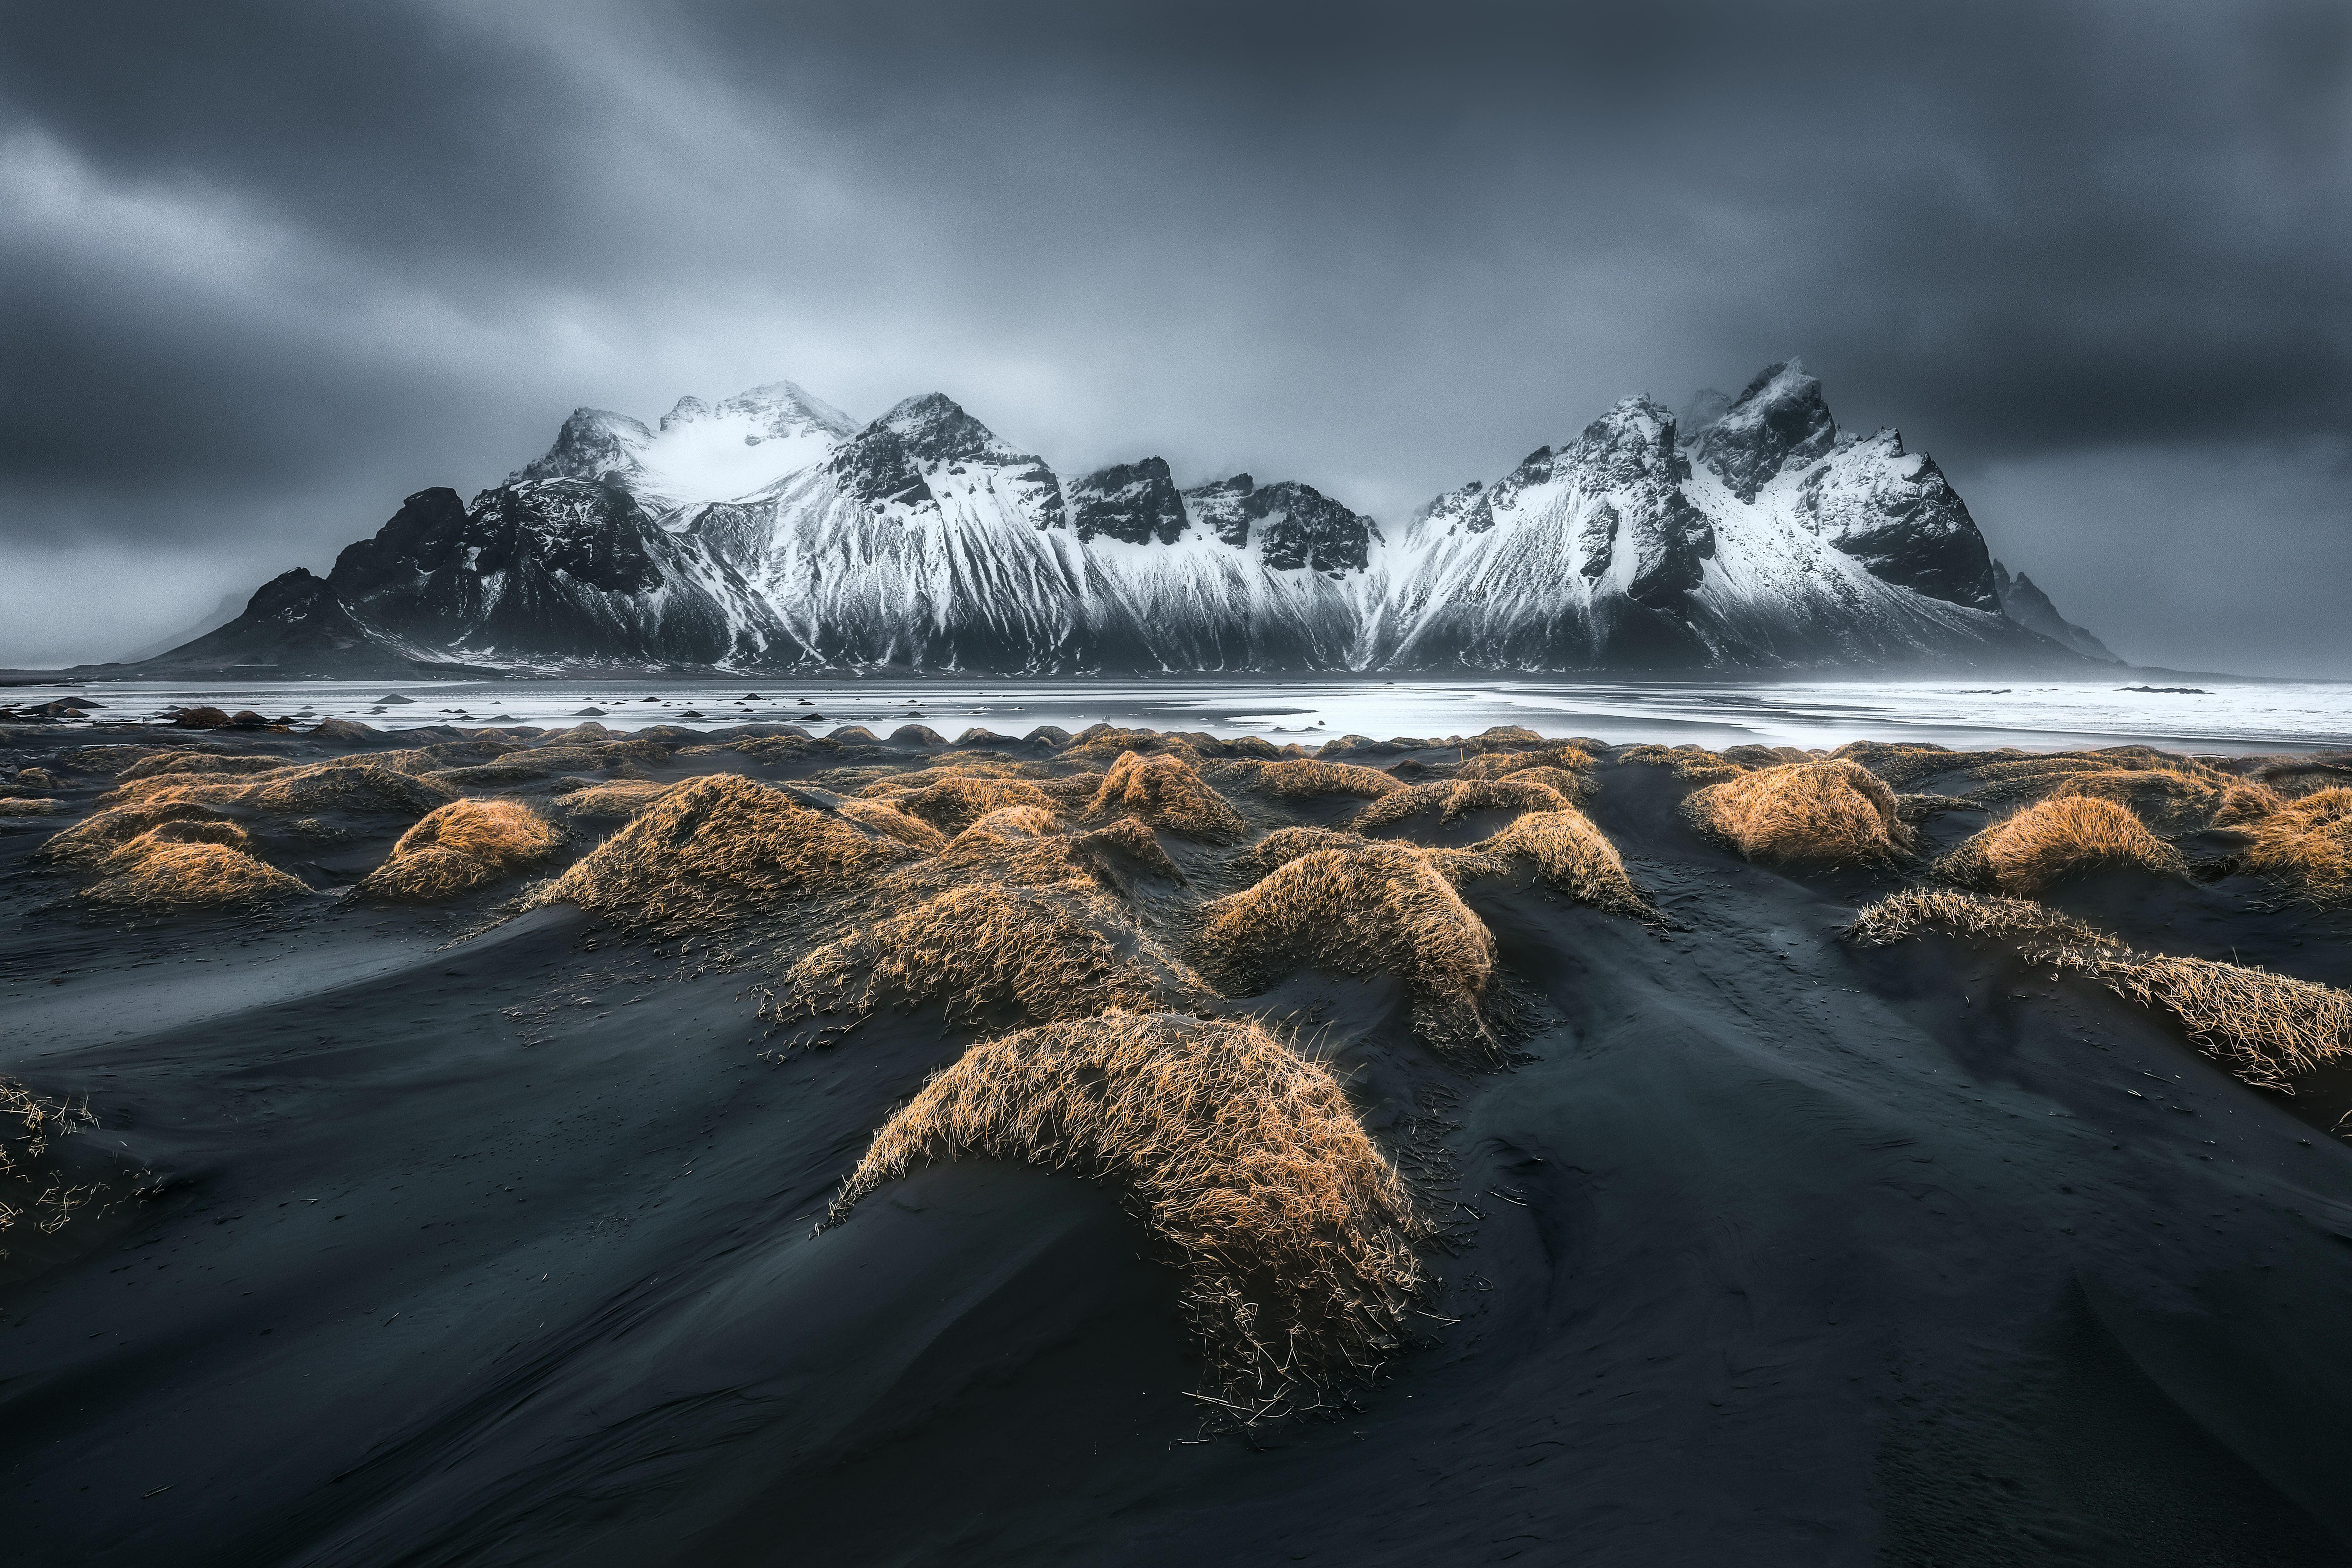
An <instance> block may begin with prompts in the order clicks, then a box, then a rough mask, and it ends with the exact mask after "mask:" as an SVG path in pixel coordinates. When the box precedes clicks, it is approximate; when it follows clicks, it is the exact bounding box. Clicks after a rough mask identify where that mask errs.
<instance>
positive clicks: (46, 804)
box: [0, 795, 66, 816]
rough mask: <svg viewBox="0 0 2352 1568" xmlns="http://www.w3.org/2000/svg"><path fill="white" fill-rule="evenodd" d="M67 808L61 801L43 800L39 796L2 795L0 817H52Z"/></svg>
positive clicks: (0, 798)
mask: <svg viewBox="0 0 2352 1568" xmlns="http://www.w3.org/2000/svg"><path fill="white" fill-rule="evenodd" d="M65 808H66V803H65V802H64V801H61V800H43V799H42V798H40V797H39V796H38V795H0V816H54V815H56V814H57V813H58V812H60V811H63V810H64V809H65Z"/></svg>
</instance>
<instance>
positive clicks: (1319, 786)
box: [1208, 757, 1404, 800]
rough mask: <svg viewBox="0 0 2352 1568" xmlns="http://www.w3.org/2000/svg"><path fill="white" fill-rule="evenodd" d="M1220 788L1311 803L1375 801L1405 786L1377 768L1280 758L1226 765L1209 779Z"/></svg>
mask: <svg viewBox="0 0 2352 1568" xmlns="http://www.w3.org/2000/svg"><path fill="white" fill-rule="evenodd" d="M1208 776H1209V777H1210V779H1211V780H1212V781H1213V782H1214V783H1215V784H1216V785H1217V786H1218V787H1220V788H1226V789H1242V790H1247V791H1249V792H1250V793H1251V794H1253V795H1266V796H1269V797H1271V798H1272V799H1275V800H1313V799H1317V798H1318V797H1321V796H1324V795H1356V796H1358V797H1360V798H1361V799H1364V800H1378V799H1380V798H1381V796H1382V795H1388V794H1391V793H1392V792H1394V791H1396V790H1399V789H1402V788H1403V787H1404V786H1403V785H1402V784H1399V783H1398V782H1397V781H1396V780H1395V779H1394V778H1392V777H1391V776H1390V775H1389V774H1387V773H1382V772H1381V771H1380V770H1379V769H1378V768H1366V767H1359V766H1357V765H1356V764H1355V763H1327V762H1322V761H1319V760H1318V759H1315V758H1311V757H1283V758H1278V759H1276V760H1275V761H1273V762H1267V761H1265V760H1263V759H1257V758H1252V759H1249V760H1246V761H1243V762H1238V763H1223V764H1222V765H1221V766H1219V767H1217V768H1215V769H1213V770H1212V771H1211V772H1210V773H1209V775H1208Z"/></svg>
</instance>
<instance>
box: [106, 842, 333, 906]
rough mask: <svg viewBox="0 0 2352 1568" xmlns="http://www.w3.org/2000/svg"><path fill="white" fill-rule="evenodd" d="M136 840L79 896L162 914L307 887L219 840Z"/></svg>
mask: <svg viewBox="0 0 2352 1568" xmlns="http://www.w3.org/2000/svg"><path fill="white" fill-rule="evenodd" d="M141 842H143V843H144V844H145V846H146V847H145V848H144V850H143V852H142V853H141V854H139V855H138V856H136V857H135V858H132V857H130V856H127V855H126V856H121V857H117V858H114V859H111V860H110V861H109V863H108V867H109V871H110V875H108V876H107V877H106V878H105V879H102V880H100V881H99V882H97V883H95V884H93V885H92V886H90V887H89V888H85V889H82V895H81V896H82V897H83V898H84V899H87V900H89V901H90V902H91V903H93V904H98V905H101V906H103V907H106V908H109V909H114V910H124V911H127V912H133V913H148V914H163V913H168V912H171V911H173V910H215V909H234V908H242V907H245V906H247V905H252V904H262V903H269V902H273V901H275V900H278V899H288V898H294V897H298V896H299V895H301V894H304V893H308V892H309V891H310V889H309V888H307V887H305V886H304V885H303V884H302V883H301V882H300V881H299V880H298V879H295V878H293V877H289V876H288V875H287V874H286V873H285V872H283V871H281V870H279V869H278V868H277V867H275V866H271V865H268V864H267V863H266V862H263V861H261V860H257V859H256V858H253V857H252V856H250V855H248V854H247V853H245V852H244V851H243V850H241V849H232V848H230V847H228V846H226V845H224V844H208V843H195V844H191V843H178V842H173V841H172V840H171V839H170V838H168V837H163V836H157V837H153V838H152V839H142V841H141ZM126 847H129V846H126Z"/></svg>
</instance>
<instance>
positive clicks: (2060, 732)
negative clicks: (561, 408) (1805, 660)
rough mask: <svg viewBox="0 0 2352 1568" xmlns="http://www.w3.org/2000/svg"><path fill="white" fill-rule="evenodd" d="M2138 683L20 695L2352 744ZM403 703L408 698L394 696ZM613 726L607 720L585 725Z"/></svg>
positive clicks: (1196, 680)
mask: <svg viewBox="0 0 2352 1568" xmlns="http://www.w3.org/2000/svg"><path fill="white" fill-rule="evenodd" d="M2169 680H2170V678H2160V677H2147V676H2142V675H2139V674H2137V673H2129V672H2126V673H2119V674H2117V675H2116V676H2114V677H2111V678H2109V679H2105V680H2064V681H2059V680H2038V681H2037V680H2010V681H2003V680H1997V679H1996V680H1970V679H1948V680H1919V679H1843V680H1801V681H1798V680H1791V681H1753V680H1749V681H1739V680H1722V681H1618V680H1563V679H1537V678H1528V679H1495V678H1465V679H1455V680H1443V679H1427V678H1419V677H1417V678H1412V679H1396V680H1393V681H1391V680H1387V679H1381V678H1378V677H1320V678H1318V677H1306V678H1300V679H1256V678H1250V677H1230V678H1200V677H1174V676H1171V677H1161V678H1156V679H1155V678H1136V677H1102V678H1093V679H1089V678H1084V677H1079V678H1059V679H1035V680H1002V679H969V678H959V677H956V676H953V675H934V676H924V677H919V678H911V679H910V678H906V677H884V676H873V677H866V678H857V677H846V676H835V677H831V678H826V679H786V680H781V681H780V680H777V679H774V678H772V677H767V676H739V677H733V678H730V679H715V680H714V679H694V680H682V679H663V678H643V679H633V678H626V677H614V676H602V677H586V678H572V677H565V678H560V679H539V678H514V677H509V678H507V679H488V680H415V681H394V682H392V683H390V684H385V683H383V682H380V681H367V682H355V681H322V680H307V681H266V680H257V681H251V682H242V683H239V682H218V683H212V684H173V683H171V682H164V681H119V682H118V681H93V682H90V683H88V684H80V685H72V686H33V687H17V688H13V689H9V690H7V691H5V693H0V698H5V700H11V701H14V702H15V703H16V704H19V705H25V706H29V705H33V704H37V703H40V702H44V701H47V700H51V699H53V698H57V697H65V696H74V697H79V698H82V699H84V700H89V701H94V702H97V703H99V704H100V705H101V706H100V707H99V708H98V709H97V710H94V711H92V712H91V714H90V715H89V716H90V717H91V718H92V719H97V720H107V721H142V722H152V721H156V720H159V719H161V718H163V716H164V715H165V714H166V713H167V712H168V710H170V709H172V708H173V707H194V706H199V705H201V706H209V707H215V708H222V709H226V710H229V711H231V712H234V711H236V710H239V709H251V710H255V711H257V712H259V713H262V714H264V715H266V716H268V717H270V718H277V717H278V716H280V715H297V716H299V717H301V718H304V719H311V720H315V719H324V718H341V719H355V720H358V721H362V722H363V723H368V724H373V725H375V726H376V727H378V728H380V729H395V730H396V729H406V728H411V727H415V726H418V725H429V724H456V725H461V726H468V727H470V726H475V725H482V724H532V725H540V726H546V727H554V726H562V725H569V724H574V723H578V722H580V721H582V719H583V718H586V717H593V718H595V719H597V720H598V721H600V722H601V723H603V724H604V725H605V726H606V727H607V728H609V729H614V730H632V729H639V728H642V727H644V726H646V725H648V724H681V723H682V724H688V725H696V726H705V725H721V724H736V723H745V722H753V721H761V722H777V721H782V722H789V723H798V724H802V725H804V726H806V727H807V728H809V729H810V730H811V731H812V732H822V731H825V730H828V729H831V728H833V727H834V726H835V725H840V724H863V725H866V726H867V727H868V728H870V729H873V730H875V731H877V733H882V734H887V733H888V732H889V731H891V730H893V729H896V728H897V727H898V726H899V725H901V724H910V723H921V724H928V725H929V726H930V727H931V728H932V729H934V730H937V731H940V732H941V733H942V734H944V735H946V736H947V737H948V738H949V739H950V740H953V739H955V738H956V737H957V736H958V735H960V734H961V732H962V731H964V730H966V729H970V728H979V729H986V730H992V731H996V732H997V733H999V734H1003V735H1013V736H1017V735H1023V734H1025V733H1027V732H1028V731H1030V730H1032V729H1034V728H1035V727H1036V726H1038V725H1040V724H1055V725H1059V726H1060V727H1062V728H1063V729H1066V730H1072V731H1076V730H1080V729H1084V728H1085V727H1086V726H1087V725H1088V724H1093V723H1097V722H1107V723H1110V724H1116V725H1121V726H1131V727H1138V728H1149V729H1155V730H1205V731H1210V732H1212V733H1213V734H1218V735H1228V736H1230V735H1243V734H1255V735H1265V736H1267V737H1270V738H1274V739H1277V740H1282V741H1301V742H1308V743H1310V744H1311V743H1313V742H1318V741H1320V740H1323V739H1326V738H1328V737H1331V736H1336V735H1344V734H1351V733H1352V734H1361V735H1370V736H1373V737H1375V738H1378V739H1383V740H1384V739H1387V738H1389V737H1391V736H1394V735H1413V736H1444V735H1464V734H1475V733H1476V732H1477V731H1481V730H1484V729H1486V728H1487V727H1488V726H1490V725H1496V724H1517V725H1523V726H1525V727H1526V728H1528V729H1530V730H1534V731H1538V732H1539V733H1541V734H1545V735H1591V736H1596V737H1598V738H1600V739H1601V740H1603V741H1608V742H1634V741H1659V742H1696V743H1697V744H1700V745H1705V746H1710V747H1722V746H1726V745H1735V744H1739V743H1742V742H1762V743H1764V744H1768V745H1796V746H1834V745H1837V744H1839V743H1841V742H1846V741H1852V740H1860V739H1871V740H1910V741H1925V742H1935V743H1937V744H1941V745H1948V746H1958V747H1987V746H2002V745H2009V746H2025V747H2042V748H2055V747H2077V746H2102V745H2120V744H2126V743H2134V742H2137V743H2142V744H2147V745H2153V746H2159V747H2163V748H2166V749H2168V750H2174V751H2191V752H2231V751H2270V750H2279V749H2289V750H2326V749H2333V748H2341V747H2352V683H2344V682H2327V681H2224V680H2216V679H2210V678H2205V679H2198V680H2195V681H2190V680H2179V681H2177V682H2172V683H2170V684H2168V681H2169ZM395 698H397V699H402V700H399V701H394V700H390V699H395ZM589 709H594V710H597V711H596V712H595V713H593V714H589V713H586V712H585V711H584V710H589Z"/></svg>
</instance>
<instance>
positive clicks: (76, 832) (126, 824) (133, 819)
mask: <svg viewBox="0 0 2352 1568" xmlns="http://www.w3.org/2000/svg"><path fill="white" fill-rule="evenodd" d="M167 822H204V823H214V824H218V825H220V826H225V827H227V828H229V829H231V830H233V831H234V832H235V833H236V843H238V844H239V845H242V844H243V843H244V842H245V831H244V829H242V828H240V827H237V826H236V822H235V821H234V820H233V819H232V818H230V817H229V816H227V814H226V813H224V812H220V811H215V810H214V809H213V808H212V807H211V806H208V805H201V804H199V803H197V802H195V801H186V800H161V801H142V802H138V803H135V804H133V805H117V806H110V807H108V808H107V809H105V810H103V811H100V812H98V813H96V814H95V815H93V816H89V817H86V818H84V819H83V820H81V821H79V822H77V823H75V824H74V825H73V826H71V827H68V828H67V829H66V830H65V831H63V832H62V833H58V834H57V835H55V836H54V837H51V838H50V839H49V841H48V842H47V843H46V844H44V845H42V846H41V847H40V848H39V849H37V850H36V851H35V852H34V853H35V858H37V859H42V860H47V861H49V862H51V863H52V864H55V865H59V866H94V865H97V864H99V863H100V862H102V861H104V860H106V859H107V858H109V857H110V856H112V855H113V854H114V853H115V851H116V850H118V849H119V848H121V847H122V846H123V845H125V844H128V843H129V842H131V840H132V839H134V838H136V837H139V836H140V835H141V834H142V833H146V832H148V831H149V830H151V829H152V828H156V827H160V826H163V824H165V823H167Z"/></svg>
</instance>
